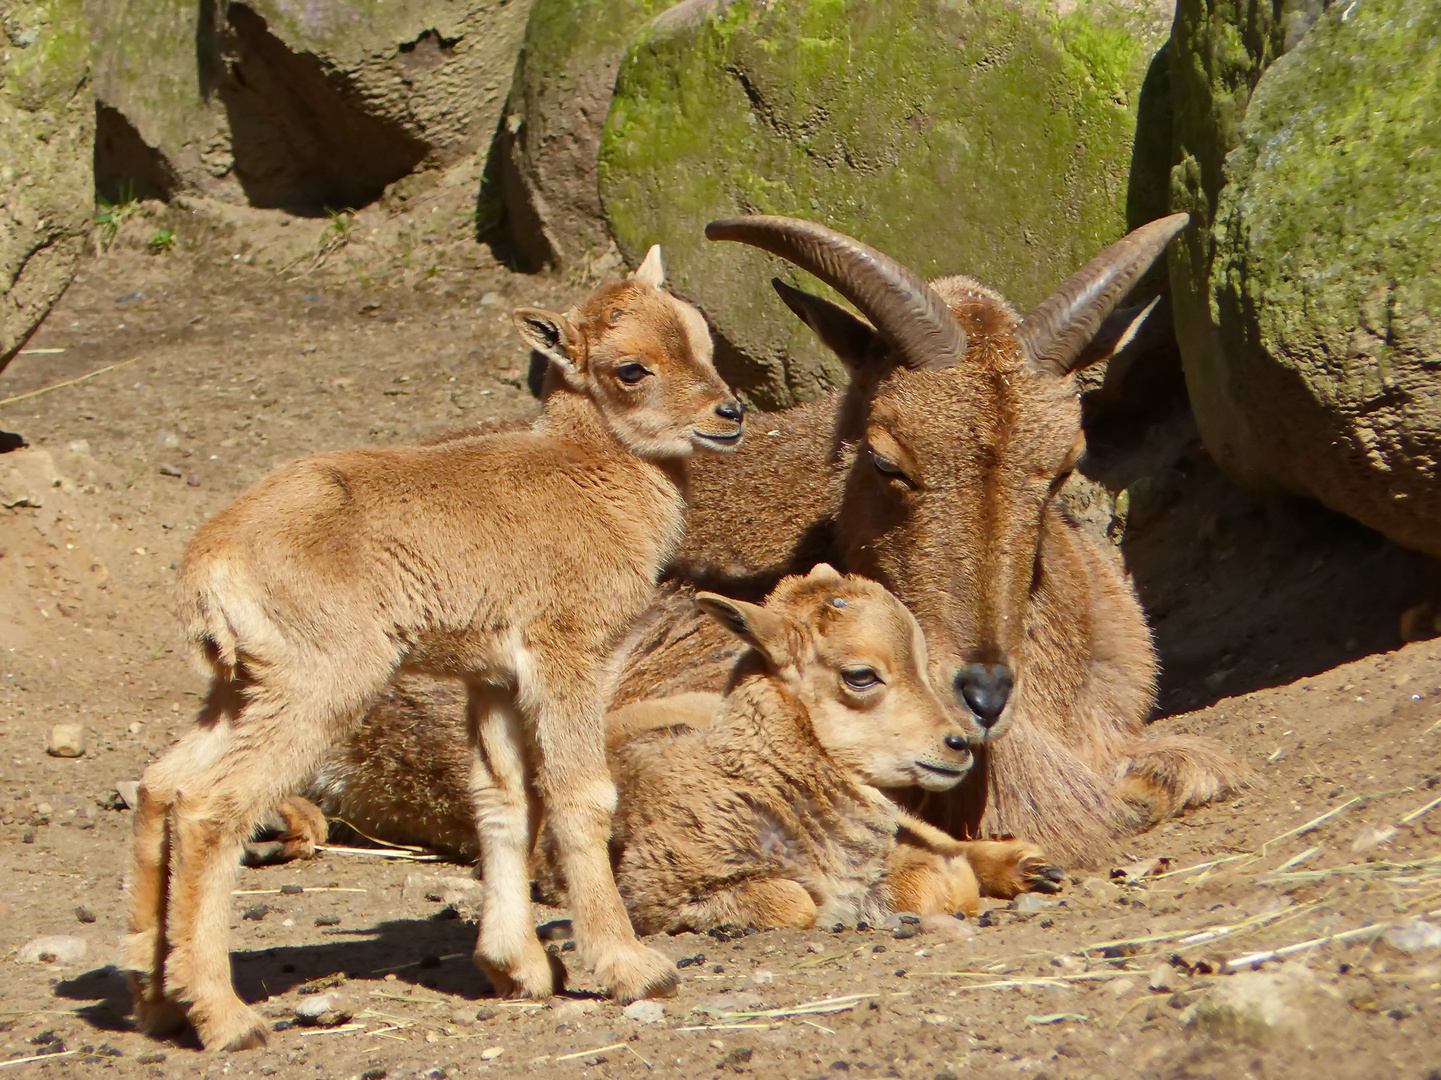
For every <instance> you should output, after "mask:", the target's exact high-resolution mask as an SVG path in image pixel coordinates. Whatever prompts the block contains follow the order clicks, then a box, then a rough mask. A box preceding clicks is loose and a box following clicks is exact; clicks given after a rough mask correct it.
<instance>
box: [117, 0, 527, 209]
mask: <svg viewBox="0 0 1441 1080" xmlns="http://www.w3.org/2000/svg"><path fill="white" fill-rule="evenodd" d="M529 6H530V5H529V3H528V0H463V2H454V0H306V2H305V3H303V4H302V3H296V2H293V0H248V2H246V3H240V2H236V0H230V2H226V0H200V2H199V3H198V4H191V5H181V6H177V5H173V4H165V3H160V2H159V0H95V6H94V7H93V9H92V13H93V14H92V19H93V22H94V31H95V34H96V37H97V40H100V39H103V40H105V41H107V43H108V44H107V47H106V49H105V51H104V56H103V62H102V64H101V70H100V72H99V78H98V80H97V84H98V96H99V99H100V102H101V105H102V106H103V107H104V108H103V109H102V113H101V116H102V121H107V120H109V121H111V122H112V123H113V128H114V130H113V131H111V130H107V131H103V132H102V136H105V137H110V141H109V142H107V141H106V139H105V138H102V146H101V149H102V151H106V152H111V153H112V154H113V156H115V157H118V158H119V159H120V162H119V163H115V162H112V161H111V160H110V159H108V158H105V157H103V156H102V163H103V170H102V171H104V172H105V174H106V179H107V181H110V179H111V174H112V173H113V174H116V175H115V177H114V182H115V183H117V184H119V183H122V182H123V181H124V180H125V177H124V176H123V174H124V172H125V171H126V169H131V170H133V171H137V172H139V173H140V174H141V175H139V176H137V177H131V178H130V180H131V183H132V186H133V187H136V188H156V187H158V188H161V189H162V191H161V193H162V194H163V193H166V192H165V191H164V190H163V189H167V188H168V189H169V190H199V191H203V192H209V193H212V194H219V195H222V196H225V197H229V198H232V199H236V200H244V201H248V202H250V203H251V204H253V205H256V206H278V207H283V208H286V209H293V210H297V211H301V212H307V213H314V212H318V211H319V210H320V209H322V208H324V207H327V206H329V207H342V206H358V205H363V204H364V203H366V202H369V201H372V200H373V199H375V198H376V197H378V196H379V194H380V192H381V191H382V190H383V189H384V187H385V186H386V185H387V184H389V183H391V182H393V181H395V180H397V179H399V178H400V177H402V176H405V175H406V174H407V173H409V172H410V171H412V170H413V169H415V168H418V167H425V166H442V167H443V166H447V165H449V164H452V163H454V162H456V161H459V160H461V159H462V158H464V157H466V156H468V155H471V154H474V153H475V152H476V151H477V150H478V149H479V148H481V147H483V146H488V145H489V143H490V141H491V139H492V137H493V136H494V133H495V129H496V125H497V123H498V121H499V119H500V113H501V109H502V106H503V104H504V101H505V96H506V93H507V92H508V91H509V88H510V78H511V74H512V72H513V70H514V66H515V53H516V49H517V48H518V46H519V42H520V36H521V33H522V30H523V28H524V25H525V18H526V13H527V11H528V10H529ZM105 110H110V111H111V112H112V113H113V114H114V115H113V117H107V114H106V112H105ZM107 148H109V149H108V150H107ZM122 151H123V153H122ZM147 155H148V156H147ZM147 169H148V172H147V171H146V170H147Z"/></svg>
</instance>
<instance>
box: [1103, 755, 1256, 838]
mask: <svg viewBox="0 0 1441 1080" xmlns="http://www.w3.org/2000/svg"><path fill="white" fill-rule="evenodd" d="M1118 758H1119V760H1118V762H1117V766H1116V790H1117V792H1118V793H1119V794H1120V796H1121V798H1123V799H1125V800H1126V802H1128V803H1130V804H1131V805H1132V806H1134V807H1136V809H1137V810H1138V811H1139V812H1140V813H1142V814H1143V815H1145V818H1146V826H1145V827H1149V826H1151V825H1154V824H1156V823H1157V822H1159V821H1163V820H1165V819H1166V818H1169V817H1174V816H1175V815H1177V814H1179V813H1181V811H1183V810H1189V809H1190V808H1191V807H1194V806H1202V805H1204V804H1205V803H1208V802H1210V801H1211V800H1212V799H1219V798H1222V797H1223V796H1226V795H1229V794H1230V793H1231V792H1233V791H1236V790H1237V789H1238V788H1243V787H1246V786H1247V785H1248V784H1249V783H1250V782H1251V780H1252V779H1253V778H1254V774H1253V773H1252V771H1251V769H1250V767H1249V766H1247V765H1246V764H1245V763H1244V762H1241V761H1239V760H1237V759H1236V758H1235V757H1233V756H1232V755H1231V754H1230V752H1229V751H1227V750H1226V748H1225V747H1223V746H1222V745H1221V744H1220V743H1218V742H1216V741H1215V740H1213V739H1207V738H1204V737H1203V736H1200V735H1147V736H1144V737H1142V738H1140V739H1137V740H1136V741H1135V742H1134V743H1131V744H1130V745H1129V746H1126V747H1124V748H1123V749H1122V751H1121V753H1120V754H1119V755H1118Z"/></svg>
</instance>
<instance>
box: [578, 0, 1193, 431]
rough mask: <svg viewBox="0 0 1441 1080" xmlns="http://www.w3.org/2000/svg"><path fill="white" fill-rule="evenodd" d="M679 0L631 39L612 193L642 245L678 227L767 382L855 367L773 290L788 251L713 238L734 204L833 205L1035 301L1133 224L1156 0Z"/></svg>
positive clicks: (699, 273) (867, 227) (748, 358)
mask: <svg viewBox="0 0 1441 1080" xmlns="http://www.w3.org/2000/svg"><path fill="white" fill-rule="evenodd" d="M686 8H690V9H691V10H689V11H687V10H685V9H686ZM677 12H678V13H681V12H683V13H684V14H686V15H687V16H689V17H686V18H681V17H678V16H677V14H669V15H666V16H662V17H661V18H659V19H657V20H656V21H655V22H654V23H653V24H652V25H651V26H650V27H649V28H648V29H647V30H645V31H642V33H641V34H640V36H639V37H638V39H637V41H636V43H635V44H634V45H633V46H632V48H631V51H630V53H629V54H628V56H627V57H626V60H625V64H624V67H623V68H622V71H621V75H620V78H619V80H618V82H617V85H616V93H615V98H614V100H613V102H612V105H611V111H610V115H609V117H608V118H607V121H606V126H605V132H604V135H603V139H602V147H601V174H600V175H601V195H602V198H603V201H604V205H605V210H606V214H607V217H608V220H609V222H610V226H611V229H612V231H613V234H614V236H615V238H616V240H617V242H618V243H619V244H620V247H621V250H622V252H623V253H624V254H625V256H626V257H627V259H629V260H632V261H633V260H635V259H636V258H638V257H639V256H640V255H641V254H643V252H644V250H645V248H646V246H647V245H649V244H651V243H653V242H656V241H661V242H663V243H664V244H665V247H666V254H667V263H668V266H669V268H670V270H671V274H672V278H673V281H674V283H675V285H676V287H677V288H678V290H679V291H680V292H681V293H682V294H684V295H686V296H688V297H690V298H692V299H694V300H696V301H697V302H698V303H699V304H700V305H701V306H702V308H703V309H704V310H705V311H706V313H707V315H708V316H709V317H710V318H711V319H712V321H713V323H714V325H715V326H716V328H717V330H718V332H719V334H720V335H721V337H722V339H723V343H724V344H725V345H727V346H729V347H730V348H729V350H726V351H723V355H724V356H728V357H729V361H730V368H729V370H728V371H727V372H726V374H727V375H728V377H730V378H731V379H733V380H734V381H735V382H736V383H737V384H738V385H740V386H741V387H742V388H744V389H745V390H746V391H747V392H749V393H750V395H751V396H752V397H753V398H754V399H756V400H757V401H759V402H762V403H766V404H772V405H776V404H784V403H788V402H792V401H795V400H798V399H801V398H804V397H808V396H812V395H813V394H815V393H817V392H818V391H820V390H822V389H823V388H824V387H825V386H826V385H828V384H830V383H832V382H834V381H836V380H838V379H839V378H840V372H839V371H838V370H837V368H836V365H835V361H834V360H833V358H831V357H829V355H827V354H824V352H823V351H822V350H821V349H820V348H819V347H818V346H817V345H816V344H815V343H814V341H813V340H812V339H811V337H810V335H809V333H808V332H806V331H805V330H804V328H802V327H800V325H799V324H798V323H797V322H795V321H794V320H793V319H791V318H790V316H789V315H788V314H787V313H785V312H784V309H783V308H782V307H781V305H780V304H779V302H778V301H777V300H776V299H775V297H774V295H773V294H772V293H771V291H770V287H769V285H768V279H769V277H770V276H771V275H772V274H773V273H781V274H782V275H783V276H786V277H789V278H791V279H792V280H795V279H796V275H795V274H794V272H793V271H791V270H790V269H789V268H786V267H784V265H783V264H780V263H779V262H777V261H776V260H773V259H770V258H769V257H767V256H764V255H762V254H760V253H759V252H755V251H751V250H748V249H745V248H741V247H739V246H737V245H728V244H727V245H715V244H708V243H707V242H706V241H705V239H704V236H703V229H704V226H705V223H706V222H707V221H709V220H711V219H713V218H717V217H725V216H729V215H731V214H735V213H749V212H759V213H780V214H795V215H798V216H801V217H808V218H814V219H818V220H822V221H825V222H826V223H828V224H831V225H833V226H835V227H836V228H839V229H841V230H843V231H845V232H848V233H851V234H852V235H855V236H857V237H859V238H861V239H864V240H866V241H867V242H869V243H871V244H874V245H875V246H877V247H879V248H881V249H882V250H884V251H888V252H890V253H892V254H895V255H896V256H897V257H899V258H901V259H902V260H904V261H906V262H907V263H908V264H909V265H911V266H912V267H913V268H914V269H916V270H917V271H918V272H920V273H922V274H926V275H928V276H929V275H936V274H943V273H958V272H964V273H970V274H974V275H975V276H977V277H980V278H981V279H982V280H984V281H987V282H988V283H991V284H993V285H995V286H996V287H998V288H1000V289H1002V290H1003V291H1004V292H1005V293H1006V294H1007V295H1008V296H1009V297H1010V298H1011V299H1012V300H1013V301H1014V302H1015V303H1017V304H1018V305H1019V306H1021V307H1022V308H1024V307H1026V306H1027V305H1030V304H1032V303H1034V302H1036V301H1037V300H1039V299H1041V298H1042V297H1043V296H1045V295H1046V293H1047V292H1048V291H1049V290H1050V288H1051V287H1052V286H1053V285H1054V284H1055V283H1056V282H1057V281H1058V280H1060V279H1061V278H1062V277H1063V276H1065V275H1066V274H1068V273H1070V272H1071V271H1072V270H1074V269H1075V268H1076V266H1078V265H1080V264H1081V263H1082V262H1084V261H1085V260H1086V259H1089V258H1090V257H1091V256H1092V255H1094V254H1095V253H1096V251H1097V250H1099V249H1100V248H1101V247H1102V246H1104V245H1105V244H1106V243H1108V242H1110V241H1111V240H1114V239H1115V238H1116V237H1117V236H1119V235H1120V234H1121V233H1122V232H1123V231H1124V229H1125V227H1126V204H1127V197H1128V189H1129V186H1130V185H1129V176H1128V172H1129V167H1130V163H1131V159H1132V139H1133V135H1134V132H1135V130H1136V121H1137V109H1138V101H1139V98H1140V90H1141V86H1142V83H1143V80H1144V78H1145V75H1146V72H1147V68H1148V65H1149V64H1150V63H1151V60H1152V58H1153V57H1154V56H1155V54H1156V52H1157V50H1158V49H1159V47H1160V46H1161V44H1162V43H1163V41H1164V40H1165V32H1166V27H1165V22H1164V17H1163V15H1162V14H1161V13H1160V12H1159V11H1158V10H1157V9H1156V8H1154V7H1152V6H1150V5H1147V4H1140V3H1136V4H1125V3H1111V2H1105V0H1093V2H1084V0H1083V2H1082V3H1080V4H1078V5H1077V6H1075V7H1074V8H1073V9H1072V10H1070V11H1069V12H1068V13H1067V14H1065V15H1063V16H1058V15H1057V14H1056V13H1055V11H1054V10H1053V9H1052V8H1050V7H1049V6H1047V5H1045V4H1036V3H1015V2H1010V0H977V2H974V3H968V4H957V3H939V2H935V0H888V2H874V0H872V2H862V0H772V2H769V3H760V2H759V0H738V2H734V3H730V4H714V3H713V4H709V5H702V4H694V3H693V4H692V5H683V6H682V8H681V9H677ZM807 287H810V288H816V287H817V286H816V284H815V283H814V282H810V283H808V284H807Z"/></svg>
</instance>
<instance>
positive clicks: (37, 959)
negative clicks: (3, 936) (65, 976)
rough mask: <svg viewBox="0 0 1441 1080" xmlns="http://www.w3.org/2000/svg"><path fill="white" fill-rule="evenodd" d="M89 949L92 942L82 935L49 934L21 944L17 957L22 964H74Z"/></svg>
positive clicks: (83, 957)
mask: <svg viewBox="0 0 1441 1080" xmlns="http://www.w3.org/2000/svg"><path fill="white" fill-rule="evenodd" d="M89 951H90V944H89V943H88V942H87V941H86V940H85V939H84V938H82V937H73V936H71V935H69V934H49V935H47V936H45V937H38V938H32V939H31V940H30V941H27V942H26V943H25V944H24V945H21V946H20V950H19V951H18V952H17V953H16V954H15V959H16V961H17V962H18V963H21V964H73V963H74V962H75V961H77V960H83V959H85V954H86V953H88V952H89Z"/></svg>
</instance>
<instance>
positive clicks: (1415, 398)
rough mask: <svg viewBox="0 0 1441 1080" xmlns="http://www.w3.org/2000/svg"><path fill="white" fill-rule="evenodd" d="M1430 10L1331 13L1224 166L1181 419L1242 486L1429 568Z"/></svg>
mask: <svg viewBox="0 0 1441 1080" xmlns="http://www.w3.org/2000/svg"><path fill="white" fill-rule="evenodd" d="M1438 71H1441V9H1438V8H1437V6H1436V5H1435V4H1434V3H1432V2H1431V0H1363V2H1361V3H1356V4H1347V5H1337V6H1335V7H1333V8H1332V9H1331V10H1330V11H1329V12H1328V13H1327V14H1326V15H1324V16H1322V18H1321V20H1320V21H1319V22H1318V23H1317V24H1316V26H1315V27H1314V29H1312V30H1311V31H1310V32H1309V33H1308V34H1307V35H1306V36H1305V38H1304V39H1303V40H1301V42H1300V43H1299V44H1298V45H1297V46H1296V47H1295V49H1294V50H1293V51H1291V52H1289V53H1288V54H1287V55H1286V56H1284V57H1283V58H1281V59H1280V60H1278V61H1276V62H1275V63H1274V64H1273V65H1272V66H1271V67H1270V69H1269V70H1268V71H1267V72H1266V73H1265V75H1264V76H1263V77H1262V78H1261V80H1260V82H1259V84H1258V85H1257V87H1256V90H1255V94H1254V96H1253V97H1252V98H1251V101H1250V105H1249V107H1248V109H1247V110H1246V115H1245V119H1244V123H1243V126H1242V136H1243V137H1242V140H1241V142H1240V145H1239V146H1238V147H1237V149H1236V150H1234V151H1233V152H1232V153H1231V154H1230V156H1229V157H1228V158H1227V161H1226V168H1225V177H1224V179H1225V181H1226V183H1225V184H1224V185H1223V187H1222V188H1221V190H1220V193H1219V198H1218V205H1217V213H1216V223H1215V226H1214V228H1213V229H1212V230H1211V232H1210V240H1211V243H1212V244H1213V245H1214V249H1215V253H1216V254H1215V264H1214V269H1213V275H1212V282H1211V289H1210V297H1209V299H1210V301H1211V304H1212V310H1213V311H1214V313H1215V317H1216V325H1217V332H1216V335H1215V348H1214V350H1213V351H1211V352H1208V353H1207V354H1206V355H1205V356H1204V358H1203V359H1204V365H1205V371H1206V372H1207V374H1208V378H1209V379H1210V380H1211V382H1210V387H1211V392H1210V395H1209V397H1208V399H1207V405H1208V406H1214V407H1215V408H1217V409H1218V410H1219V416H1218V415H1216V414H1215V413H1213V412H1211V411H1207V412H1201V411H1200V410H1198V420H1199V421H1200V422H1201V426H1202V431H1203V433H1205V434H1206V437H1207V441H1208V445H1209V446H1210V447H1211V449H1212V450H1213V452H1215V453H1216V454H1217V456H1218V457H1219V458H1220V459H1221V460H1223V461H1224V462H1226V463H1228V464H1229V465H1230V466H1231V467H1232V468H1233V469H1234V470H1235V471H1237V472H1239V473H1240V474H1241V475H1243V476H1247V477H1252V478H1256V479H1258V480H1264V481H1268V482H1272V483H1279V484H1282V485H1284V486H1286V487H1288V488H1291V489H1293V490H1296V491H1300V492H1304V493H1307V494H1309V495H1312V496H1314V497H1315V498H1317V499H1319V500H1320V501H1321V502H1323V503H1325V504H1326V505H1328V506H1330V507H1331V508H1333V509H1335V510H1339V511H1341V512H1343V513H1346V514H1349V515H1350V516H1352V517H1354V518H1356V519H1357V520H1359V521H1361V522H1363V523H1364V524H1367V525H1370V526H1371V527H1373V528H1376V529H1378V530H1380V531H1381V532H1383V533H1385V534H1386V535H1388V536H1390V537H1391V538H1392V539H1394V540H1396V541H1397V542H1399V543H1402V544H1406V545H1408V546H1411V547H1415V548H1418V549H1420V550H1423V551H1426V552H1429V553H1430V554H1432V555H1438V556H1441V246H1438V244H1437V237H1438V236H1441V79H1438V76H1437V72H1438Z"/></svg>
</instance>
